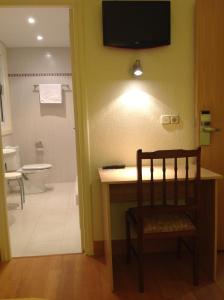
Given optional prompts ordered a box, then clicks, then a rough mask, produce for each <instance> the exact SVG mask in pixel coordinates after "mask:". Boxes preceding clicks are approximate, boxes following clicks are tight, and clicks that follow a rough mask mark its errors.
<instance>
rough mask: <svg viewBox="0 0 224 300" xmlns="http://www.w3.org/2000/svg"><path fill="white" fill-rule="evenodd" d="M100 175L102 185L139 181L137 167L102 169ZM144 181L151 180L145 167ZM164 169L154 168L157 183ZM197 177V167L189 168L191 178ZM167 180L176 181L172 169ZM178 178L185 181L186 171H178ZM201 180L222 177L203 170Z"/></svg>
mask: <svg viewBox="0 0 224 300" xmlns="http://www.w3.org/2000/svg"><path fill="white" fill-rule="evenodd" d="M98 172H99V175H100V181H101V183H108V184H119V183H132V182H136V180H137V168H136V167H126V168H124V169H109V170H104V169H102V168H100V169H98ZM142 175H143V180H149V179H150V168H149V167H143V172H142ZM162 175H163V174H162V169H161V167H154V179H155V180H156V181H161V180H162ZM194 176H195V166H194V165H191V166H190V168H189V178H194ZM166 178H167V180H173V179H174V170H173V168H171V167H167V170H166ZM178 178H179V179H180V180H181V179H184V178H185V169H184V168H179V169H178ZM201 179H202V180H216V179H222V175H220V174H217V173H214V172H212V171H210V170H207V169H204V168H201Z"/></svg>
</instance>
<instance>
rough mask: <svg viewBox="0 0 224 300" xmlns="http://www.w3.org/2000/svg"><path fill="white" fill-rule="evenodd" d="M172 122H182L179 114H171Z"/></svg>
mask: <svg viewBox="0 0 224 300" xmlns="http://www.w3.org/2000/svg"><path fill="white" fill-rule="evenodd" d="M170 123H171V124H179V123H180V117H179V116H178V115H172V116H170Z"/></svg>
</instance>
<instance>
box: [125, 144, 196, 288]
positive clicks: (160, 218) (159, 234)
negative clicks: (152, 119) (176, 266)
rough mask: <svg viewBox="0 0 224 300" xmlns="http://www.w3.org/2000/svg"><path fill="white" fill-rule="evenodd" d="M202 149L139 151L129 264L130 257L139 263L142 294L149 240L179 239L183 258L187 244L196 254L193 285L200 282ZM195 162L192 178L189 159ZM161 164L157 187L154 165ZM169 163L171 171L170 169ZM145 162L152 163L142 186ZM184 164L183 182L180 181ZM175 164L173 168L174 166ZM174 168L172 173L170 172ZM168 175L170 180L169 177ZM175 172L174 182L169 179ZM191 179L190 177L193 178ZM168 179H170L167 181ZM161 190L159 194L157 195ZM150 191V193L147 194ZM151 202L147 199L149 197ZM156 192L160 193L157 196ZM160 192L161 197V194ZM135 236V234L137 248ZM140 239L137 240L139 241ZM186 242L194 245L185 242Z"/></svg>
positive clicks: (129, 230)
mask: <svg viewBox="0 0 224 300" xmlns="http://www.w3.org/2000/svg"><path fill="white" fill-rule="evenodd" d="M200 153H201V150H200V148H198V149H196V150H164V151H156V152H142V150H138V151H137V176H138V177H137V207H134V208H130V209H129V210H128V211H127V212H126V235H127V262H129V261H130V258H131V254H132V253H133V254H135V256H136V257H137V259H138V276H139V291H140V292H144V270H143V250H144V241H145V240H146V239H166V238H176V239H177V253H178V255H179V256H180V251H181V246H182V244H184V245H185V246H186V247H187V249H188V250H190V252H191V253H192V254H193V282H194V284H195V285H197V284H198V282H199V249H198V203H199V184H200ZM191 158H194V159H195V172H194V173H195V174H193V178H192V174H189V165H190V159H191ZM158 160H160V161H161V160H162V166H161V167H160V168H161V171H162V172H161V174H162V180H161V182H160V183H158V180H157V184H155V174H154V173H155V169H156V168H158V167H155V161H157V162H158ZM167 160H168V163H169V168H168V169H167ZM143 161H148V162H149V166H150V168H149V170H150V171H149V172H148V175H149V176H148V179H147V181H144V182H143ZM180 162H182V163H183V164H184V167H183V166H182V170H184V179H183V176H181V177H182V179H178V170H179V169H178V167H179V163H180ZM171 163H172V164H171ZM170 166H171V170H170ZM168 171H169V176H167V173H168ZM170 172H172V178H170V176H171V175H170ZM190 175H191V176H190ZM167 177H169V178H167ZM158 187H159V188H160V191H158ZM147 189H149V190H147ZM147 191H148V194H149V195H150V196H149V199H145V198H146V195H147ZM156 192H157V193H156ZM158 192H159V193H158ZM133 233H134V234H135V242H136V241H137V246H135V245H134V239H133ZM136 236H137V240H136ZM186 238H187V239H188V240H190V241H191V242H192V243H191V244H190V243H189V242H186Z"/></svg>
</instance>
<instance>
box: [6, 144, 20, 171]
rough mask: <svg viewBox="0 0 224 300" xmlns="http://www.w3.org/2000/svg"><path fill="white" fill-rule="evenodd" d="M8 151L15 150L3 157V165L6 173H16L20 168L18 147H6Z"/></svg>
mask: <svg viewBox="0 0 224 300" xmlns="http://www.w3.org/2000/svg"><path fill="white" fill-rule="evenodd" d="M6 148H8V149H12V150H15V151H13V152H11V153H9V154H6V155H4V165H5V170H6V172H10V171H16V170H18V169H19V168H20V167H21V163H20V153H19V146H8V147H6Z"/></svg>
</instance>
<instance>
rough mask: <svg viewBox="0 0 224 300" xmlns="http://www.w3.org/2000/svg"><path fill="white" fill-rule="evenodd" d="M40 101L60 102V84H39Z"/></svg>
mask: <svg viewBox="0 0 224 300" xmlns="http://www.w3.org/2000/svg"><path fill="white" fill-rule="evenodd" d="M39 93H40V103H62V88H61V84H39Z"/></svg>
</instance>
